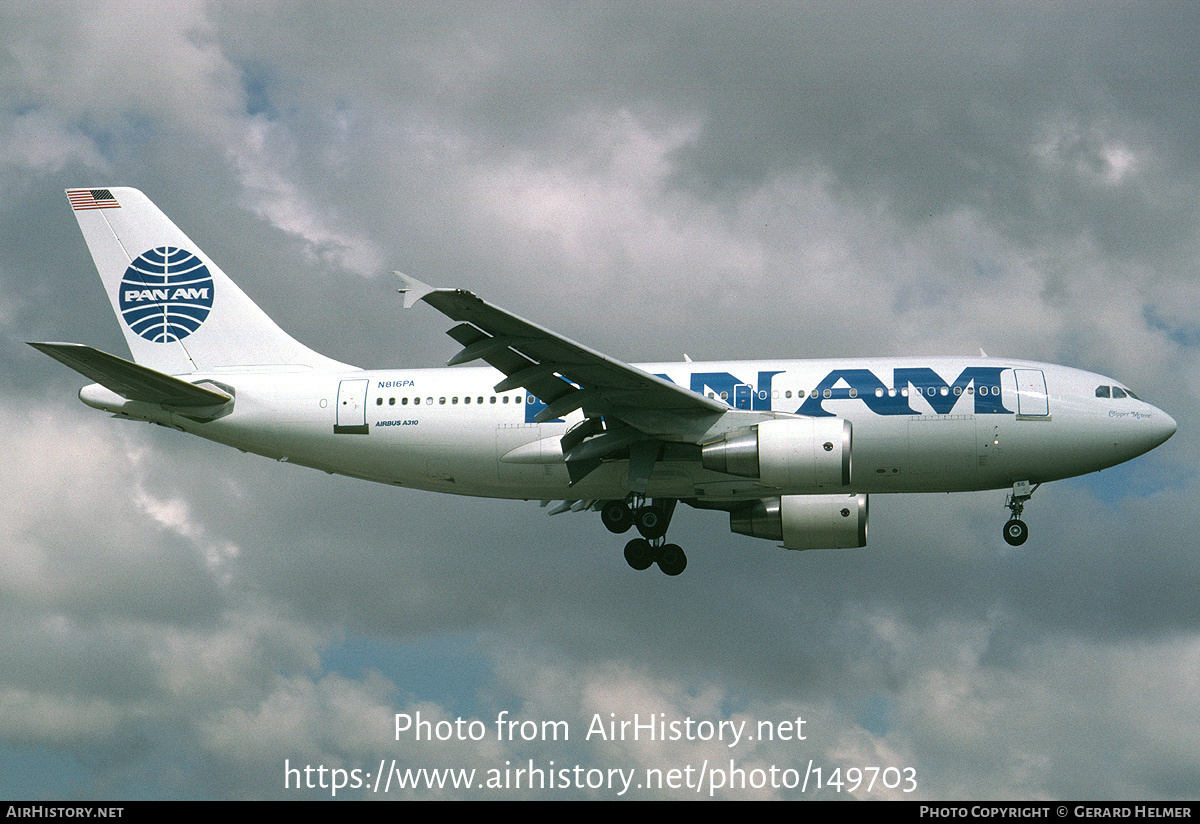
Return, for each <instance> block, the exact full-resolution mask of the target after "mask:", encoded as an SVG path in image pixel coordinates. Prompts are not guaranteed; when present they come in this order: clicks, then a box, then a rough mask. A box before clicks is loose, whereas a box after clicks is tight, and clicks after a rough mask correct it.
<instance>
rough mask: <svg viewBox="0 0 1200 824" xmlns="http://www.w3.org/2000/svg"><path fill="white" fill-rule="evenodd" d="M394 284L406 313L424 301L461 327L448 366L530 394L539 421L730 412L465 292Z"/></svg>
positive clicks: (409, 283)
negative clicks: (467, 367)
mask: <svg viewBox="0 0 1200 824" xmlns="http://www.w3.org/2000/svg"><path fill="white" fill-rule="evenodd" d="M397 274H400V273H397ZM400 277H401V279H403V280H404V282H405V284H407V287H406V288H405V289H402V290H401V291H402V292H404V293H405V301H404V304H405V307H409V306H412V305H413V303H415V302H416V301H418V300H424V301H425V302H426V303H428V304H429V305H430V306H432V307H434V308H435V309H437V310H438V311H439V312H441V313H442V314H444V315H446V316H447V317H449V318H450V319H451V320H456V321H460V323H459V325H458V326H455V327H454V328H453V329H451V330H450V331H449V333H448V334H449V335H450V337H452V338H454V339H455V340H456V341H458V342H459V343H461V344H462V345H463V349H462V351H461V352H459V353H458V354H457V355H455V356H454V357H452V358H451V359H450V360H449V362H448V363H447V365H448V366H454V365H456V364H460V363H467V362H468V361H472V360H477V359H478V360H482V361H484V362H486V363H488V364H490V365H491V366H493V367H495V368H496V369H499V370H500V371H501V372H503V373H504V374H505V375H506V376H507V377H506V378H505V379H504V380H502V381H500V383H498V384H496V391H497V392H505V391H508V390H510V389H515V388H517V387H522V388H524V389H527V390H529V392H531V393H532V394H533V395H535V396H536V397H537V398H538V399H539V400H541V401H542V402H543V403H545V404H546V405H547V406H546V409H544V410H543V411H542V412H541V413H539V415H538V419H539V420H540V421H546V420H553V419H554V418H559V417H562V416H563V415H565V414H567V413H569V412H573V411H575V410H576V409H581V408H582V409H584V410H585V413H586V414H588V415H589V416H592V415H611V416H615V417H618V418H622V419H624V418H625V416H626V414H628V415H630V416H632V414H633V413H634V412H635V411H637V412H639V413H641V412H656V413H667V416H668V417H669V416H684V417H699V418H710V417H714V416H720V415H723V414H724V413H725V412H728V411H729V406H728V405H727V404H725V403H721V402H720V401H717V400H714V399H712V398H706V397H704V396H703V395H700V394H698V393H696V392H693V391H692V390H691V389H688V388H687V387H683V386H679V385H678V384H675V383H672V382H671V381H669V380H665V379H664V378H660V377H658V376H656V375H651V374H650V373H649V372H646V371H643V370H641V369H638V368H637V367H635V366H630V365H629V364H627V363H622V362H621V361H619V360H615V359H614V358H610V357H608V356H607V355H604V354H602V353H600V352H597V351H595V350H594V349H589V348H588V347H586V346H584V345H582V344H579V343H576V342H575V341H573V340H570V339H568V338H565V337H563V336H562V335H559V334H557V333H556V332H552V331H550V330H549V329H546V328H544V327H541V326H538V325H537V324H535V323H531V322H530V321H527V320H524V319H523V318H519V317H517V316H516V315H514V314H512V313H510V312H507V311H505V310H504V309H501V308H500V307H498V306H493V305H492V304H490V303H488V302H487V301H485V300H482V299H480V298H478V297H476V296H475V295H474V294H472V293H471V292H467V291H464V290H461V289H436V288H433V287H431V286H428V285H426V284H424V283H421V282H420V281H419V280H416V279H415V278H411V277H409V276H407V275H403V274H400ZM622 413H625V414H622ZM639 428H641V427H639ZM647 428H653V427H647ZM668 429H669V427H668ZM661 434H668V433H667V432H663V433H661ZM677 434H678V433H677Z"/></svg>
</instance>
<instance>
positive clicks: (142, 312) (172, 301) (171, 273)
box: [120, 246, 213, 343]
mask: <svg viewBox="0 0 1200 824" xmlns="http://www.w3.org/2000/svg"><path fill="white" fill-rule="evenodd" d="M120 289H121V294H120V306H121V317H122V318H123V319H124V320H125V323H127V324H128V325H129V328H130V329H132V330H133V331H134V332H136V333H137V334H138V335H139V336H141V337H143V338H145V339H146V340H148V341H152V342H154V343H174V342H176V341H180V340H183V339H184V338H186V337H187V336H188V335H190V334H192V333H193V332H195V331H196V330H197V329H199V328H200V324H202V323H204V320H205V318H207V317H208V313H209V311H211V310H212V305H213V279H212V275H211V274H209V272H208V267H206V266H205V265H204V264H203V263H202V262H201V261H200V258H198V257H196V256H195V255H194V254H192V253H191V252H189V251H187V250H185V249H179V248H177V247H174V246H160V247H157V248H154V249H150V250H148V251H146V252H143V253H142V254H141V255H139V256H138V257H137V259H136V260H134V261H133V263H131V264H129V268H128V269H126V270H125V277H123V278H122V279H121V287H120Z"/></svg>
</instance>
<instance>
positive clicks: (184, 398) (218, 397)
mask: <svg viewBox="0 0 1200 824" xmlns="http://www.w3.org/2000/svg"><path fill="white" fill-rule="evenodd" d="M29 345H30V346H32V347H33V348H34V349H37V350H38V351H39V352H45V353H46V354H47V355H49V356H50V357H52V358H54V359H55V360H56V361H59V362H60V363H64V364H66V365H67V366H69V367H71V368H72V369H74V370H75V371H76V372H79V373H80V374H81V375H83V376H84V377H87V378H91V379H92V380H94V381H95V382H96V383H98V384H100V385H101V386H103V387H105V388H106V389H110V390H112V391H113V392H115V393H117V394H118V395H120V396H121V397H122V398H125V399H127V400H131V401H142V402H145V403H157V404H162V405H163V406H169V407H172V408H175V409H180V410H189V409H194V410H197V411H199V410H203V409H208V408H209V407H220V406H224V405H225V404H227V403H229V401H230V400H231V398H230V396H229V395H228V394H226V393H224V392H221V391H220V390H218V389H215V388H213V389H210V388H207V387H204V386H197V385H196V384H194V383H188V382H187V381H185V380H181V379H180V378H176V377H175V376H173V375H168V374H166V373H165V372H159V371H158V370H156V369H151V368H149V367H148V366H142V365H140V364H137V363H134V362H133V361H127V360H125V359H124V358H118V357H117V356H116V355H110V354H108V353H107V352H101V351H100V350H99V349H93V348H92V347H90V346H84V345H83V344H82V343H32V342H31V343H30V344H29Z"/></svg>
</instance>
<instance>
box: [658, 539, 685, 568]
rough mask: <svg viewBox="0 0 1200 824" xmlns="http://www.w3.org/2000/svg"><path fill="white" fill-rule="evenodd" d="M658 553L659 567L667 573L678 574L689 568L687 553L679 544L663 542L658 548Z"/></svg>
mask: <svg viewBox="0 0 1200 824" xmlns="http://www.w3.org/2000/svg"><path fill="white" fill-rule="evenodd" d="M656 555H657V557H656V558H655V560H656V561H658V568H659V569H661V570H662V571H663V574H665V575H678V574H679V573H681V572H683V571H684V570H685V569H687V555H685V554H684V552H683V548H682V547H680V546H679V544H663V545H662V546H660V547H659V548H658V552H657V553H656Z"/></svg>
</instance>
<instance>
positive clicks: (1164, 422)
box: [1148, 407, 1176, 449]
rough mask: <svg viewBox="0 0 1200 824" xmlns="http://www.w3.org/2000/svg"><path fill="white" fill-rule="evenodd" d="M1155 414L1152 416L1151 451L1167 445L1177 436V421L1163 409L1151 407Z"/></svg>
mask: <svg viewBox="0 0 1200 824" xmlns="http://www.w3.org/2000/svg"><path fill="white" fill-rule="evenodd" d="M1151 408H1152V409H1154V412H1153V413H1151V416H1150V445H1149V447H1148V448H1149V449H1154V448H1155V447H1156V446H1158V445H1160V444H1163V443H1166V442H1167V440H1168V439H1169V438H1170V437H1171V436H1172V435H1174V434H1175V429H1176V424H1175V419H1174V418H1172V417H1171V416H1170V415H1168V414H1167V413H1166V412H1163V411H1162V410H1161V409H1158V408H1156V407H1151Z"/></svg>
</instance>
